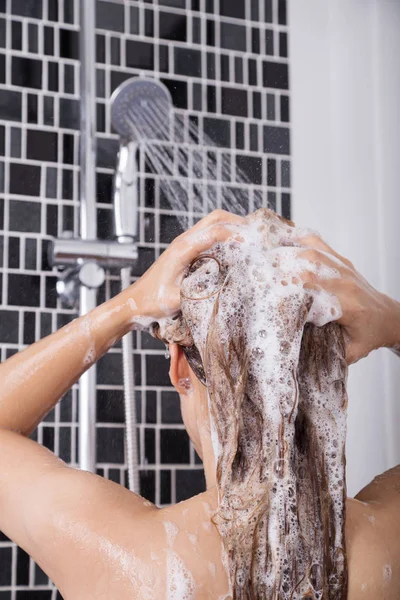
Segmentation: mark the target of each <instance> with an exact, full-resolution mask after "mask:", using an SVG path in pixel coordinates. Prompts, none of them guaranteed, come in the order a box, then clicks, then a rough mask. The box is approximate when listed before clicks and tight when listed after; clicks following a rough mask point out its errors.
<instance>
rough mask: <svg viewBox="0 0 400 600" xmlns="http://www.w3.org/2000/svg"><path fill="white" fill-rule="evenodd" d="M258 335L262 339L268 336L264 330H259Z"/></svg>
mask: <svg viewBox="0 0 400 600" xmlns="http://www.w3.org/2000/svg"><path fill="white" fill-rule="evenodd" d="M258 335H259V336H260V337H262V338H266V337H267V335H268V334H267V332H266V331H265V329H261V331H259V332H258Z"/></svg>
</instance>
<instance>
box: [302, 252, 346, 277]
mask: <svg viewBox="0 0 400 600" xmlns="http://www.w3.org/2000/svg"><path fill="white" fill-rule="evenodd" d="M298 256H299V258H300V259H302V260H305V261H308V262H309V263H311V264H312V265H313V267H314V266H315V267H316V270H315V271H314V268H313V272H315V273H316V274H318V270H321V267H328V269H331V270H333V271H335V272H337V273H338V274H340V275H341V276H342V277H346V276H349V275H350V268H349V267H348V266H347V265H346V264H344V263H343V262H342V261H341V260H340V259H339V258H338V255H332V254H329V253H328V252H327V251H325V250H324V251H323V250H317V249H316V248H307V249H306V250H301V251H300V252H299V255H298ZM319 275H320V277H321V278H323V276H324V272H323V269H322V270H321V272H320V273H319ZM330 275H333V274H330ZM303 281H304V279H303Z"/></svg>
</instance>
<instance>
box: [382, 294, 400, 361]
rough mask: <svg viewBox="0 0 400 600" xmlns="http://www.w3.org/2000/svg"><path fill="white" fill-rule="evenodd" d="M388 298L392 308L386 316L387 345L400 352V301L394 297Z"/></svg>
mask: <svg viewBox="0 0 400 600" xmlns="http://www.w3.org/2000/svg"><path fill="white" fill-rule="evenodd" d="M388 300H389V303H390V310H389V311H388V314H387V317H386V323H387V330H388V334H387V337H388V343H387V344H385V345H386V347H387V348H390V349H391V350H394V351H395V352H397V353H400V302H397V300H393V299H392V298H388Z"/></svg>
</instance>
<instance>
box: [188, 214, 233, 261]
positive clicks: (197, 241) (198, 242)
mask: <svg viewBox="0 0 400 600" xmlns="http://www.w3.org/2000/svg"><path fill="white" fill-rule="evenodd" d="M191 232H192V230H191ZM234 233H235V229H234V226H232V225H230V224H229V223H216V224H215V225H209V226H208V227H205V228H202V229H199V230H197V231H195V232H192V233H191V235H190V236H188V237H187V238H185V239H183V238H182V240H181V242H180V246H179V252H180V262H181V264H184V265H185V266H186V265H187V264H188V263H190V262H191V261H192V260H194V259H195V258H197V257H198V256H199V254H201V253H202V252H204V251H205V250H208V249H209V248H211V247H212V246H214V244H216V243H217V242H223V241H225V240H227V239H228V238H230V237H231V236H232V235H233V234H234Z"/></svg>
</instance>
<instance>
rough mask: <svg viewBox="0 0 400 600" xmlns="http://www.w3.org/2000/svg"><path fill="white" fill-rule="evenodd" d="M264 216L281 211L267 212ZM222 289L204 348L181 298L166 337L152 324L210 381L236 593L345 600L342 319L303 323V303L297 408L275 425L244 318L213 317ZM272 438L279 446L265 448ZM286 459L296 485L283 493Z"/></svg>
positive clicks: (250, 598) (257, 599) (219, 514)
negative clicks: (260, 391)
mask: <svg viewBox="0 0 400 600" xmlns="http://www.w3.org/2000/svg"><path fill="white" fill-rule="evenodd" d="M264 218H265V219H276V218H277V217H276V215H275V214H274V213H272V214H271V211H267V212H265V213H264ZM228 285H229V283H228ZM223 294H224V289H221V291H220V292H219V293H218V294H216V296H215V298H214V305H213V310H212V315H211V320H210V323H209V327H208V333H207V337H206V343H205V346H204V348H203V349H202V352H200V350H199V349H198V348H197V347H196V345H195V344H194V342H193V335H192V333H193V332H192V330H191V326H193V323H194V321H195V320H196V318H198V316H197V313H196V312H195V311H194V310H193V303H190V302H186V303H185V302H183V303H182V314H180V315H179V316H178V317H177V318H175V319H174V320H173V321H171V322H170V323H169V325H168V327H167V328H164V331H163V335H162V336H161V333H160V329H159V328H158V327H157V326H156V327H155V328H154V334H155V335H157V336H158V337H163V339H164V341H168V342H176V343H180V344H181V345H182V348H183V350H184V352H185V354H186V357H187V359H188V362H189V364H190V365H191V367H192V369H193V371H194V373H195V374H196V375H197V377H198V378H199V380H200V381H202V383H203V384H204V385H206V386H207V392H208V396H209V409H210V413H211V421H212V423H213V424H214V427H215V428H216V433H217V437H218V442H219V449H220V451H219V456H218V460H217V464H216V483H217V489H218V497H219V503H218V508H217V510H216V512H215V514H214V516H213V522H214V524H215V525H216V527H217V528H218V530H219V532H220V535H221V538H222V541H223V545H224V549H225V552H226V557H227V564H228V570H229V575H230V583H231V587H232V596H233V600H280V599H282V600H286V599H287V600H289V599H291V600H303V599H305V598H314V599H315V600H321V599H323V600H345V598H347V562H346V551H345V541H344V524H345V498H346V486H345V448H344V433H345V432H344V431H343V429H345V414H346V407H347V395H346V378H347V366H346V361H345V345H344V339H343V334H342V330H341V327H340V326H339V325H337V324H335V323H328V324H327V325H325V326H323V327H316V326H314V325H312V324H310V323H306V319H307V315H308V312H309V309H310V302H309V301H305V302H304V303H303V305H302V306H301V307H300V309H299V314H298V322H297V324H296V326H297V327H298V328H299V331H300V330H302V332H303V333H302V339H301V350H300V356H299V360H298V364H297V365H295V366H294V368H292V369H291V372H290V373H287V374H286V375H287V376H288V377H290V378H292V380H293V382H294V388H295V390H296V401H295V407H296V410H294V409H293V411H292V413H290V412H289V413H288V414H285V416H282V419H281V421H280V423H279V424H276V423H275V424H274V422H273V420H272V419H270V417H269V414H268V405H267V403H265V402H263V399H262V398H259V397H257V394H256V393H255V391H254V390H255V387H254V385H253V384H254V381H253V380H254V377H255V375H254V371H253V370H252V358H251V355H250V354H249V352H248V342H247V338H246V324H245V322H244V323H243V326H242V327H238V326H237V323H234V324H232V323H230V321H229V320H228V321H227V320H224V319H220V318H219V313H220V302H221V298H222V297H223ZM283 310H284V307H283ZM166 332H167V333H166ZM222 339H224V340H225V342H224V343H221V340H222ZM288 427H294V436H293V445H292V446H291V447H290V446H289V445H288V444H287V441H285V432H286V430H287V428H288ZM274 428H275V429H276V430H275V431H274ZM273 439H277V440H278V441H277V449H276V448H275V447H272V448H271V450H268V446H269V445H271V440H273ZM272 446H273V444H272ZM277 451H278V457H279V458H278V460H277V459H276V456H277V454H276V452H277ZM281 461H282V462H281ZM285 461H286V463H288V464H289V466H290V471H291V473H292V480H291V481H292V483H293V485H288V486H286V487H287V489H284V493H283V495H282V493H281V495H279V492H280V491H279V490H277V481H278V482H279V470H280V468H283V467H282V465H284V464H285ZM271 473H273V474H274V476H271ZM278 497H279V499H277V498H278ZM276 520H277V521H279V523H278V527H277V523H276V522H275V521H276ZM272 535H274V536H275V538H274V545H273V544H272V542H271V536H272ZM276 536H277V537H278V541H277V540H276ZM276 547H278V548H280V552H281V555H277V553H276ZM273 548H274V549H273Z"/></svg>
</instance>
